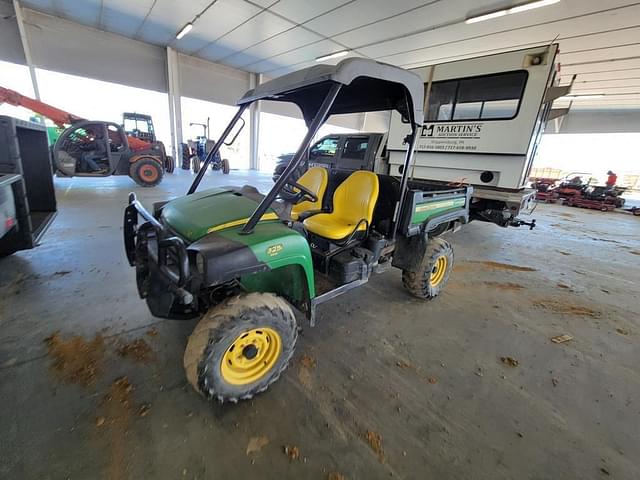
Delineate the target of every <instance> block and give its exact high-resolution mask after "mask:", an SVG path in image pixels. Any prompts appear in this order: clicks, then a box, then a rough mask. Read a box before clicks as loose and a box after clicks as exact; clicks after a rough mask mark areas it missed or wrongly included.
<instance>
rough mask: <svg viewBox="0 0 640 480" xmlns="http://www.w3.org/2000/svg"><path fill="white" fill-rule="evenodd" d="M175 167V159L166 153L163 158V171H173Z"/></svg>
mask: <svg viewBox="0 0 640 480" xmlns="http://www.w3.org/2000/svg"><path fill="white" fill-rule="evenodd" d="M175 169H176V161H175V160H174V159H173V157H172V156H171V155H167V157H166V158H165V160H164V171H165V172H167V173H173V171H174V170H175Z"/></svg>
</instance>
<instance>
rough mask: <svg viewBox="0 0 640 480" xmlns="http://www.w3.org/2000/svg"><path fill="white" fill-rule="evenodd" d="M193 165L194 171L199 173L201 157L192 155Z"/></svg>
mask: <svg viewBox="0 0 640 480" xmlns="http://www.w3.org/2000/svg"><path fill="white" fill-rule="evenodd" d="M191 166H192V167H193V173H198V172H199V171H200V159H199V158H198V157H191Z"/></svg>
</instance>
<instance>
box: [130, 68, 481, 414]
mask: <svg viewBox="0 0 640 480" xmlns="http://www.w3.org/2000/svg"><path fill="white" fill-rule="evenodd" d="M423 93H424V86H423V84H422V81H421V79H420V78H419V77H418V76H416V75H415V74H413V73H410V72H407V71H406V70H403V69H401V68H398V67H394V66H391V65H386V64H382V63H378V62H375V61H373V60H365V59H360V58H351V59H347V60H344V61H342V62H340V63H339V64H338V65H335V66H332V65H316V66H313V67H310V68H307V69H304V70H300V71H297V72H294V73H291V74H288V75H285V76H283V77H280V78H277V79H275V80H271V81H269V82H267V83H264V84H261V85H259V86H258V87H256V88H255V89H253V90H250V91H249V92H247V93H246V94H245V95H244V97H242V98H241V99H240V100H239V102H238V105H239V108H238V111H237V113H236V114H235V116H234V118H233V119H232V120H231V122H230V124H229V125H228V126H227V128H226V129H225V131H224V133H223V134H222V135H221V137H220V140H219V141H218V142H217V143H216V146H215V147H214V148H213V149H212V150H211V151H210V152H209V154H208V156H207V159H206V161H205V165H204V168H202V169H201V170H200V172H199V173H198V175H197V176H196V178H195V180H194V182H193V184H192V185H191V188H190V189H189V191H188V192H187V195H186V196H184V197H181V198H177V199H174V200H172V201H169V202H163V203H157V204H155V205H154V208H153V211H152V212H149V211H147V210H146V209H145V208H144V207H143V206H142V205H141V204H140V202H139V201H138V200H137V199H136V197H135V195H134V194H130V197H129V206H128V207H127V208H126V210H125V214H124V243H125V249H126V254H127V257H128V260H129V262H130V264H131V265H132V266H135V268H136V278H137V284H138V292H139V294H140V297H141V298H144V299H146V301H147V305H148V307H149V309H150V311H151V313H152V314H153V315H155V316H158V317H162V318H171V319H191V318H198V317H200V318H201V320H200V322H199V323H198V325H197V326H196V328H195V330H194V332H193V334H192V335H191V337H190V338H189V341H188V345H187V348H186V352H185V355H184V367H185V369H186V374H187V378H188V379H189V381H190V382H191V384H192V385H193V386H194V387H195V388H196V389H197V390H198V391H199V392H201V393H202V394H204V395H205V396H207V397H209V398H213V399H217V400H218V401H220V402H225V401H231V402H237V401H238V400H241V399H248V398H251V397H252V396H254V395H255V394H257V393H260V392H262V391H264V390H266V389H267V387H268V386H269V385H270V384H272V383H273V382H275V381H276V380H277V379H278V378H279V376H280V375H281V373H282V372H283V370H284V369H285V368H286V366H287V364H288V362H289V360H290V359H291V356H292V355H293V351H294V348H295V344H296V340H297V336H298V325H297V323H296V319H295V316H294V313H293V309H292V307H294V308H296V309H297V310H299V311H300V312H302V313H303V314H304V315H306V317H307V318H308V320H309V322H310V324H311V326H313V325H314V324H315V320H316V309H317V307H318V306H319V305H320V304H322V303H323V302H326V301H328V300H330V299H332V298H335V297H336V296H338V295H340V294H342V293H345V292H347V291H349V290H351V289H353V288H356V287H359V286H361V285H363V284H365V283H366V282H367V281H368V279H369V278H370V276H371V275H372V274H373V273H374V272H381V271H384V270H385V269H386V268H387V267H389V266H393V267H396V268H399V269H401V270H402V272H403V275H402V279H403V283H404V285H405V287H406V288H407V290H408V291H409V292H410V293H411V294H412V295H415V296H417V297H419V298H422V299H431V298H434V297H435V296H437V295H438V293H439V292H440V291H441V290H442V289H443V287H444V286H445V284H446V283H447V280H448V277H449V274H450V272H451V269H452V266H453V250H452V248H451V245H450V244H449V243H448V242H447V241H445V240H443V239H442V238H441V237H435V236H433V235H431V234H430V232H434V231H437V232H438V234H440V233H442V228H441V226H442V225H446V229H451V230H455V229H457V228H459V227H460V226H461V225H462V224H464V223H467V222H468V221H469V202H470V198H471V194H472V188H471V187H467V186H450V185H446V184H435V183H428V182H426V181H413V180H411V179H410V178H409V171H410V170H411V169H410V168H409V166H410V165H411V160H412V156H413V152H414V147H415V143H416V138H417V135H418V130H419V129H420V127H421V124H422V120H423V111H422V109H423ZM260 100H271V101H280V102H292V103H294V104H296V105H297V106H298V107H299V108H300V110H301V111H302V114H303V116H304V119H305V121H306V123H307V125H308V131H307V133H306V135H305V137H304V139H303V141H302V144H301V145H300V148H299V150H298V151H297V152H296V154H295V155H294V157H293V159H292V161H291V162H290V164H289V165H288V167H287V168H286V169H285V171H284V172H283V173H282V175H281V176H280V177H279V178H278V179H277V181H276V182H275V184H274V186H273V188H272V189H271V190H270V191H269V193H267V194H266V195H261V194H260V193H259V192H258V191H257V190H256V189H255V188H253V187H249V186H245V187H242V188H232V187H229V188H214V189H210V190H205V191H202V192H196V190H197V188H198V185H199V184H200V182H201V180H202V178H203V175H204V173H205V172H206V170H207V168H206V167H207V166H208V165H209V163H210V162H211V161H212V160H213V158H214V156H215V155H216V153H217V152H218V150H219V148H220V146H221V145H223V143H224V141H225V139H226V138H227V137H228V136H230V135H231V132H232V131H233V130H234V127H235V126H236V124H237V123H238V122H239V120H240V118H241V116H242V114H243V112H244V111H245V110H247V109H248V108H249V106H250V105H251V104H252V103H254V102H257V101H260ZM381 110H396V111H397V112H399V113H400V114H401V115H402V116H403V118H404V119H405V121H406V122H408V124H409V125H410V126H411V133H410V134H409V135H408V136H407V138H406V145H407V149H406V156H405V168H404V170H403V172H404V173H403V175H402V177H401V178H396V177H392V176H389V175H383V174H377V173H375V172H372V171H369V170H366V169H360V168H358V167H357V164H354V163H353V162H351V163H349V164H348V165H347V166H345V165H340V164H337V165H326V166H313V167H312V168H309V170H307V172H305V173H304V175H302V177H300V178H299V179H297V180H295V181H294V180H292V179H291V177H292V172H294V171H295V170H296V168H297V167H298V165H299V164H300V162H302V161H303V158H304V157H305V154H306V150H307V149H308V148H309V145H310V142H311V140H312V139H313V138H314V136H315V135H316V133H317V132H318V129H319V128H320V127H321V125H322V124H323V123H324V122H325V121H326V120H327V118H328V117H329V116H330V115H332V114H347V113H360V112H367V111H381ZM354 165H355V166H354ZM140 217H142V220H143V221H142V222H140V223H139V218H140Z"/></svg>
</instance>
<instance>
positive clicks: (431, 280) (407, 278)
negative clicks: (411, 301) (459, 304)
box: [402, 238, 453, 300]
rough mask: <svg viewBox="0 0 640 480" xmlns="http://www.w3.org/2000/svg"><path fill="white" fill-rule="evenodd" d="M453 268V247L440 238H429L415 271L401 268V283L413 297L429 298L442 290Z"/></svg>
mask: <svg viewBox="0 0 640 480" xmlns="http://www.w3.org/2000/svg"><path fill="white" fill-rule="evenodd" d="M452 268H453V248H451V244H449V242H447V241H446V240H443V239H441V238H430V239H429V243H428V244H427V249H426V252H425V255H424V258H423V260H422V263H421V264H420V265H419V267H418V269H417V270H416V271H409V270H403V271H402V283H403V285H404V287H405V288H406V289H407V290H408V291H409V293H411V295H413V296H414V297H418V298H422V299H424V300H430V299H432V298H434V297H436V296H438V294H440V292H441V291H442V289H443V288H444V286H445V285H446V284H447V282H448V281H449V275H450V274H451V269H452Z"/></svg>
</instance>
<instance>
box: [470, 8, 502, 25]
mask: <svg viewBox="0 0 640 480" xmlns="http://www.w3.org/2000/svg"><path fill="white" fill-rule="evenodd" d="M506 14H507V11H506V10H498V11H497V12H491V13H486V14H484V15H479V16H477V17H471V18H467V19H466V20H465V21H464V23H478V22H484V21H485V20H491V19H492V18H498V17H504V16H505V15H506Z"/></svg>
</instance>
